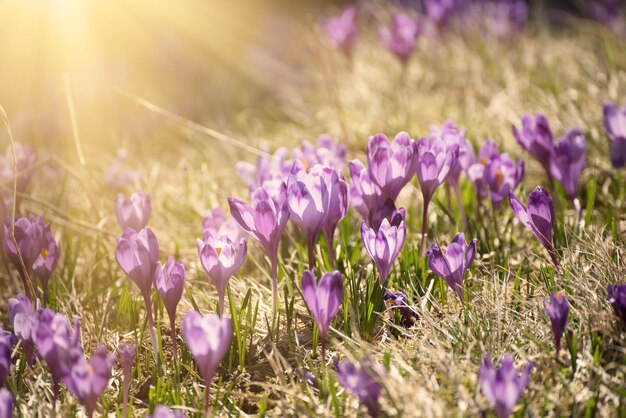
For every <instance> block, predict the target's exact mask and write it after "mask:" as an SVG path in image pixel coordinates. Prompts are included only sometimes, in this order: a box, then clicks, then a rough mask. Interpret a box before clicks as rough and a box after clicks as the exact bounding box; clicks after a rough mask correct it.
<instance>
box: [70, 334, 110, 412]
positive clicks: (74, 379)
mask: <svg viewBox="0 0 626 418" xmlns="http://www.w3.org/2000/svg"><path fill="white" fill-rule="evenodd" d="M114 364H115V354H109V353H108V352H107V350H106V348H104V347H103V346H100V347H98V348H97V349H96V351H95V352H94V353H93V354H92V355H91V358H89V360H87V359H86V358H85V356H84V354H80V355H77V356H75V358H74V360H73V363H72V366H71V368H70V372H69V373H68V374H67V375H65V377H64V378H63V381H64V382H65V386H67V389H68V390H69V391H70V392H71V393H72V394H73V395H74V396H76V398H78V400H79V402H80V403H81V404H82V405H83V406H84V407H85V413H86V415H87V417H89V418H91V416H93V412H94V411H95V410H96V406H97V404H98V399H99V398H100V395H102V393H103V392H104V391H105V389H106V388H107V387H108V386H109V379H111V371H112V369H113V365H114Z"/></svg>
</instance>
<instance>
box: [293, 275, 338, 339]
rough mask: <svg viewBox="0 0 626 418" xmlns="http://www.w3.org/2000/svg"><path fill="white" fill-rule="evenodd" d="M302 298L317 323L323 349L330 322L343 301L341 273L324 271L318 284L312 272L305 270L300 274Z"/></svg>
mask: <svg viewBox="0 0 626 418" xmlns="http://www.w3.org/2000/svg"><path fill="white" fill-rule="evenodd" d="M302 298H303V299H304V301H305V302H306V304H307V306H308V307H309V310H310V311H311V315H312V316H313V319H315V322H316V323H317V328H318V329H319V332H320V339H321V340H322V350H324V348H325V344H326V341H327V336H328V330H329V328H330V322H331V321H332V320H333V317H334V316H335V315H337V312H339V308H340V307H341V303H342V302H343V282H342V281H341V273H339V272H338V271H334V272H332V273H326V274H324V275H323V276H322V278H321V279H320V282H319V284H318V283H316V279H315V275H314V274H313V272H311V271H309V270H307V271H305V272H304V275H303V276H302Z"/></svg>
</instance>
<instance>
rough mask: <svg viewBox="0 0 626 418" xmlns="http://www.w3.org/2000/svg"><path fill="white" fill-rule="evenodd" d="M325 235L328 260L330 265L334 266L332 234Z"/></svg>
mask: <svg viewBox="0 0 626 418" xmlns="http://www.w3.org/2000/svg"><path fill="white" fill-rule="evenodd" d="M324 235H326V250H327V251H328V260H329V261H330V266H331V267H332V268H335V246H334V244H333V234H324Z"/></svg>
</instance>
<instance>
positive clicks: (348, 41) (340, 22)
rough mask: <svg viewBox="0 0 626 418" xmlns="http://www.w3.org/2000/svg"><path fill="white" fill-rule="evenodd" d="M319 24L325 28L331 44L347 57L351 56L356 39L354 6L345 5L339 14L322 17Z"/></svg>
mask: <svg viewBox="0 0 626 418" xmlns="http://www.w3.org/2000/svg"><path fill="white" fill-rule="evenodd" d="M321 24H322V26H323V27H324V29H325V30H326V35H327V37H328V41H329V42H330V44H331V46H332V47H333V48H336V49H338V50H339V51H341V52H342V53H344V54H345V55H346V56H347V57H348V58H350V57H352V53H353V51H354V46H355V45H356V41H357V39H358V31H357V26H356V7H354V6H352V5H350V6H346V7H345V8H344V9H343V11H342V12H341V14H340V15H339V16H335V17H327V18H324V19H322V22H321Z"/></svg>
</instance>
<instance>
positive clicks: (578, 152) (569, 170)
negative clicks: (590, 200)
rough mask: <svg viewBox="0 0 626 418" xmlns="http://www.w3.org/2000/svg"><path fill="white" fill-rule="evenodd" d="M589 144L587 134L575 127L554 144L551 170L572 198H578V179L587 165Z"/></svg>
mask: <svg viewBox="0 0 626 418" xmlns="http://www.w3.org/2000/svg"><path fill="white" fill-rule="evenodd" d="M586 156H587V144H586V141H585V135H584V134H583V132H582V131H581V130H580V129H577V128H574V129H570V131H569V132H568V133H567V134H566V135H565V136H564V137H563V138H561V139H560V140H559V141H558V142H557V143H556V144H555V146H554V153H553V155H552V158H551V159H550V172H551V173H552V177H553V178H554V179H556V181H558V182H559V183H561V185H562V186H563V189H565V193H566V194H567V197H568V198H569V199H570V200H574V198H576V190H577V189H578V179H579V178H580V173H581V172H582V171H583V168H584V167H585V159H586Z"/></svg>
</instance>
